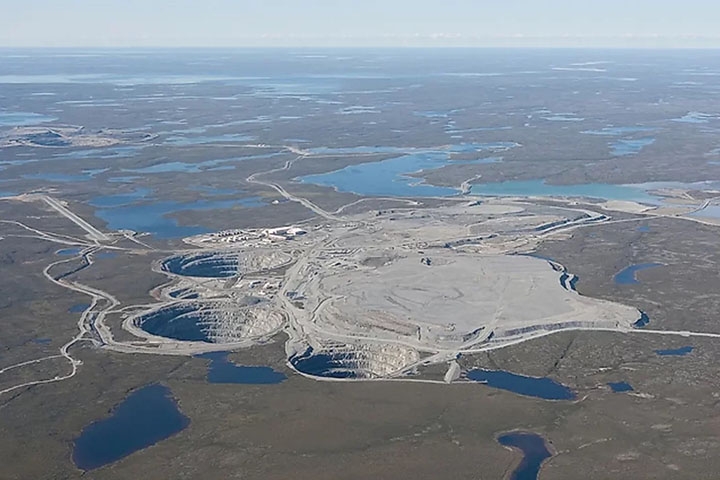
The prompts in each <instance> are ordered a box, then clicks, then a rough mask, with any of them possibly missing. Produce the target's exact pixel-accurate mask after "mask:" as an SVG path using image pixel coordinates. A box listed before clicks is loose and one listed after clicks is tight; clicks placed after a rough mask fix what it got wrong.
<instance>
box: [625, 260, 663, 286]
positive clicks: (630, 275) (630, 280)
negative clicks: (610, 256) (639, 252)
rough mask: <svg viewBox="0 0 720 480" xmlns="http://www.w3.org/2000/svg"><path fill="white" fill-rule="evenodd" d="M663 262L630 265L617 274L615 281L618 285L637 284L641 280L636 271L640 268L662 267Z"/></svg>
mask: <svg viewBox="0 0 720 480" xmlns="http://www.w3.org/2000/svg"><path fill="white" fill-rule="evenodd" d="M662 266H663V264H662V263H639V264H637V265H630V266H629V267H625V268H623V269H622V270H620V271H619V272H618V273H616V274H615V276H614V277H613V281H614V282H615V284H617V285H636V284H638V283H640V281H639V280H638V279H637V277H636V275H635V274H636V273H637V272H639V271H640V270H646V269H648V268H655V267H662Z"/></svg>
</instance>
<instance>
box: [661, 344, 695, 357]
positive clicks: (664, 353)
mask: <svg viewBox="0 0 720 480" xmlns="http://www.w3.org/2000/svg"><path fill="white" fill-rule="evenodd" d="M693 348H694V347H691V346H686V347H680V348H669V349H664V350H655V353H656V354H657V355H660V356H661V357H668V356H673V357H684V356H685V355H687V354H689V353H691V352H692V351H693Z"/></svg>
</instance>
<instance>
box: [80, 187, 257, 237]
mask: <svg viewBox="0 0 720 480" xmlns="http://www.w3.org/2000/svg"><path fill="white" fill-rule="evenodd" d="M149 193H150V190H147V189H137V190H135V192H131V193H128V194H120V195H110V196H106V197H96V198H94V199H92V200H91V201H90V202H89V203H90V205H92V206H94V207H99V209H98V210H96V211H95V216H97V217H98V218H101V219H103V220H104V221H105V222H107V224H108V228H110V229H112V230H121V229H126V230H133V231H136V232H147V233H151V234H153V235H155V236H157V237H158V238H179V237H186V236H190V235H197V234H200V233H207V232H209V231H211V230H210V229H208V228H206V227H202V226H199V225H190V226H181V225H179V224H178V223H177V221H176V220H175V219H172V218H168V217H167V215H170V214H172V213H175V212H180V211H186V210H214V209H221V208H232V207H236V206H243V207H247V208H251V207H259V206H262V205H265V204H264V203H263V202H262V200H261V199H260V198H258V197H249V198H242V199H230V200H198V201H196V202H188V203H182V202H175V201H169V200H166V201H157V202H154V203H145V202H139V203H135V202H136V201H138V200H146V197H147V195H149Z"/></svg>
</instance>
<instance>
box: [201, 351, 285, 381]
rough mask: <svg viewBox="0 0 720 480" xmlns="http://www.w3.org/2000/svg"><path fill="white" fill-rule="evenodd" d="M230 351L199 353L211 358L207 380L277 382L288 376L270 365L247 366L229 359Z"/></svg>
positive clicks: (203, 356) (202, 356)
mask: <svg viewBox="0 0 720 480" xmlns="http://www.w3.org/2000/svg"><path fill="white" fill-rule="evenodd" d="M227 356H228V352H211V353H204V354H202V355H197V357H198V358H205V359H208V360H210V365H209V366H208V373H207V380H208V382H210V383H239V384H262V385H267V384H275V383H280V382H282V381H284V380H285V379H287V377H286V376H285V375H284V374H283V373H282V372H278V371H276V370H273V369H272V368H270V367H245V366H240V365H235V364H234V363H232V362H231V361H229V360H228V359H227Z"/></svg>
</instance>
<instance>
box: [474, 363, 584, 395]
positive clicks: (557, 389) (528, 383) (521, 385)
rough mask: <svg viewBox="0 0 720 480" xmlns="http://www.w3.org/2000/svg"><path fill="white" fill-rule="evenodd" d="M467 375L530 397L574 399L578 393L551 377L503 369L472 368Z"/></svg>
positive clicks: (492, 385) (489, 384) (475, 379)
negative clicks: (516, 372)
mask: <svg viewBox="0 0 720 480" xmlns="http://www.w3.org/2000/svg"><path fill="white" fill-rule="evenodd" d="M465 376H466V377H467V378H468V379H469V380H472V381H475V382H487V385H488V386H490V387H493V388H499V389H501V390H507V391H510V392H513V393H518V394H520V395H526V396H528V397H536V398H542V399H544V400H573V399H575V397H576V395H575V392H573V391H572V390H570V389H569V388H568V387H566V386H565V385H563V384H561V383H558V382H556V381H555V380H552V379H551V378H547V377H544V378H535V377H526V376H524V375H518V374H515V373H510V372H506V371H503V370H483V369H475V370H470V371H469V372H467V373H466V374H465Z"/></svg>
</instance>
